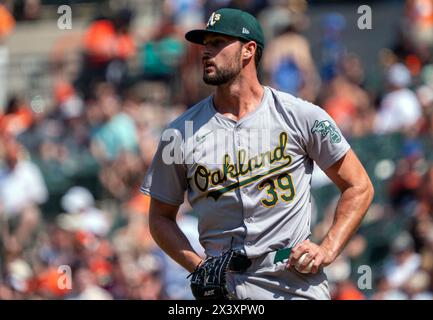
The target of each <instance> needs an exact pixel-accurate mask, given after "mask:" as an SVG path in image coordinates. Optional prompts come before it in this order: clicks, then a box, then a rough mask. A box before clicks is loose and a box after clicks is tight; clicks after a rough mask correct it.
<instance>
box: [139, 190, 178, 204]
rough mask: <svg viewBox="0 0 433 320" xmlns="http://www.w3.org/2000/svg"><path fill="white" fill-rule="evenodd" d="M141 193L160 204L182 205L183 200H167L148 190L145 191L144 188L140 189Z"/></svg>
mask: <svg viewBox="0 0 433 320" xmlns="http://www.w3.org/2000/svg"><path fill="white" fill-rule="evenodd" d="M140 191H141V193H143V194H145V195H147V196H150V197H151V198H155V199H156V200H159V201H161V202H164V203H167V204H169V205H172V206H180V205H181V204H183V202H184V201H183V200H182V201H173V200H172V199H169V198H167V197H165V196H163V195H161V194H158V193H155V192H152V191H150V190H149V189H145V188H140Z"/></svg>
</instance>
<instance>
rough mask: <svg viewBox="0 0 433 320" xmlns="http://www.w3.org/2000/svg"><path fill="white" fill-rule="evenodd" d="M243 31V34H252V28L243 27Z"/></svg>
mask: <svg viewBox="0 0 433 320" xmlns="http://www.w3.org/2000/svg"><path fill="white" fill-rule="evenodd" d="M242 33H243V34H250V30H248V29H247V28H242Z"/></svg>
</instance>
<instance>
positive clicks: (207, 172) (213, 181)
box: [194, 132, 292, 200]
mask: <svg viewBox="0 0 433 320" xmlns="http://www.w3.org/2000/svg"><path fill="white" fill-rule="evenodd" d="M287 141H288V136H287V133H286V132H281V133H280V135H279V144H278V146H276V147H275V148H274V149H273V150H268V151H266V152H264V153H260V154H259V155H256V156H254V157H252V158H250V159H248V160H247V159H246V154H245V150H239V151H238V154H237V159H238V161H236V163H232V161H231V158H230V156H229V155H228V154H225V155H224V161H223V165H222V167H221V169H216V170H213V171H212V170H211V169H209V168H207V167H206V166H205V165H198V166H197V168H196V170H195V172H194V183H195V185H196V186H197V188H198V189H199V190H200V191H202V192H204V191H207V190H208V188H209V185H211V186H221V188H220V189H216V190H212V191H211V192H209V193H208V195H207V196H208V197H212V198H214V199H215V200H218V198H219V197H220V196H221V195H223V194H224V193H226V192H229V191H231V190H233V189H236V188H240V187H243V186H246V185H248V184H250V183H253V182H255V181H257V180H259V179H261V178H264V177H266V176H269V175H271V174H274V173H276V172H279V171H280V170H281V169H283V168H285V167H287V166H289V165H290V164H291V163H292V157H291V156H290V155H289V154H287V153H286V147H287ZM263 169H264V170H263ZM254 173H255V174H254ZM244 176H248V177H247V178H245V179H242V180H241V179H239V178H240V177H244ZM229 178H233V179H236V182H234V183H232V184H230V185H227V186H224V187H223V186H222V185H223V184H224V183H225V182H227V181H228V179H229Z"/></svg>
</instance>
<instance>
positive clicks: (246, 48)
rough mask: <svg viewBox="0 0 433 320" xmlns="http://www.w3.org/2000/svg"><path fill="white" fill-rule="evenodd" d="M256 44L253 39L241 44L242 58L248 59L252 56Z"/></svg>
mask: <svg viewBox="0 0 433 320" xmlns="http://www.w3.org/2000/svg"><path fill="white" fill-rule="evenodd" d="M256 48H257V44H256V43H255V42H254V41H248V42H246V43H245V44H244V45H243V49H242V58H244V59H250V58H254V53H255V52H256Z"/></svg>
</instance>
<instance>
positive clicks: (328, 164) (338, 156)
mask: <svg viewBox="0 0 433 320" xmlns="http://www.w3.org/2000/svg"><path fill="white" fill-rule="evenodd" d="M349 150H350V145H347V146H346V148H344V149H342V150H341V151H340V152H339V153H337V154H336V155H335V156H333V157H332V158H330V159H329V160H328V161H326V162H325V164H323V165H319V164H318V165H319V167H320V169H322V170H323V171H325V170H326V169H328V168H329V167H331V166H332V165H333V164H335V163H336V162H337V161H338V160H340V159H341V158H343V156H344V155H345V154H346V153H347V152H348V151H349Z"/></svg>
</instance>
